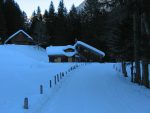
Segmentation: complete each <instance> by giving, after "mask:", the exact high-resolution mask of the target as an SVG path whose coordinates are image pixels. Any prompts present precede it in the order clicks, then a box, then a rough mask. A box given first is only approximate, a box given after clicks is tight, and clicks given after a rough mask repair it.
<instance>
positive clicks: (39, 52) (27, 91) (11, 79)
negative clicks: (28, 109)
mask: <svg viewBox="0 0 150 113" xmlns="http://www.w3.org/2000/svg"><path fill="white" fill-rule="evenodd" d="M72 65H74V64H69V63H68V64H63V63H61V64H55V63H48V56H47V54H46V50H44V49H42V48H38V47H36V46H22V45H1V46H0V113H21V112H23V99H24V98H25V97H28V98H29V99H30V105H33V104H34V103H35V102H36V101H38V100H39V99H41V98H42V96H41V95H40V93H39V92H40V91H39V87H40V85H41V84H42V85H43V87H44V88H45V89H46V88H47V89H48V88H49V80H51V79H52V80H53V78H54V75H56V74H58V73H60V72H64V71H67V70H68V69H69V68H70V67H71V66H72ZM44 92H46V91H44Z"/></svg>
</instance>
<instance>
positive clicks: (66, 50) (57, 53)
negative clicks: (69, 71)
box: [46, 45, 79, 62]
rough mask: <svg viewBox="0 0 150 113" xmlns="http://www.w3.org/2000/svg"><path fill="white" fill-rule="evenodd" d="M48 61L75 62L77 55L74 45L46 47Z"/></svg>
mask: <svg viewBox="0 0 150 113" xmlns="http://www.w3.org/2000/svg"><path fill="white" fill-rule="evenodd" d="M46 51H47V54H48V56H49V62H77V61H78V60H79V59H78V58H79V57H78V56H77V55H76V50H75V48H74V46H71V45H67V46H49V47H47V48H46Z"/></svg>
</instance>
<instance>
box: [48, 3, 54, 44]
mask: <svg viewBox="0 0 150 113" xmlns="http://www.w3.org/2000/svg"><path fill="white" fill-rule="evenodd" d="M46 22H47V30H48V34H49V36H50V40H49V44H52V41H53V40H54V37H55V35H56V34H55V31H56V13H55V7H54V4H53V2H52V1H51V3H50V6H49V12H48V19H47V21H46ZM51 39H52V40H51Z"/></svg>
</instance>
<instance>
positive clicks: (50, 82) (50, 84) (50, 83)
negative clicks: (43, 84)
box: [49, 80, 52, 88]
mask: <svg viewBox="0 0 150 113" xmlns="http://www.w3.org/2000/svg"><path fill="white" fill-rule="evenodd" d="M49 86H50V88H52V81H51V80H50V81H49Z"/></svg>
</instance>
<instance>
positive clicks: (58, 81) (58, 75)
mask: <svg viewBox="0 0 150 113" xmlns="http://www.w3.org/2000/svg"><path fill="white" fill-rule="evenodd" d="M57 81H58V82H59V75H58V74H57Z"/></svg>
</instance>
